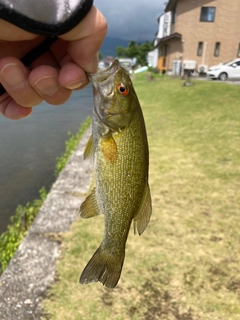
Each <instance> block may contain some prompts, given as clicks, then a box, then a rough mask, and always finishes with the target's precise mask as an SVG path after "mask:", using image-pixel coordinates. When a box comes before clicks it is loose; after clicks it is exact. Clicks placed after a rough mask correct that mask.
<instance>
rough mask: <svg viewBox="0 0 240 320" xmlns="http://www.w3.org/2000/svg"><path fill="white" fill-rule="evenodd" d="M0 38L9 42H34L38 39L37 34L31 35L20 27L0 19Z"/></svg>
mask: <svg viewBox="0 0 240 320" xmlns="http://www.w3.org/2000/svg"><path fill="white" fill-rule="evenodd" d="M0 23H1V28H0V38H1V40H7V41H21V40H32V39H35V38H36V37H37V35H36V34H33V33H30V32H28V31H25V30H23V29H20V28H19V27H17V26H15V25H13V24H11V23H10V22H7V21H5V20H2V19H0Z"/></svg>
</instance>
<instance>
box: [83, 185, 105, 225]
mask: <svg viewBox="0 0 240 320" xmlns="http://www.w3.org/2000/svg"><path fill="white" fill-rule="evenodd" d="M79 213H80V217H81V218H83V219H88V218H91V217H95V216H98V215H99V214H101V211H100V208H99V206H98V203H97V198H96V190H95V188H94V189H93V191H92V192H91V194H90V195H89V196H88V197H87V198H86V199H85V201H84V202H83V203H82V204H81V206H80V210H79Z"/></svg>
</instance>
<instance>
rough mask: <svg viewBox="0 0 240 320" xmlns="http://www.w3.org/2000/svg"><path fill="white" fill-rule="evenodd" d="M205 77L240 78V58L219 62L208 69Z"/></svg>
mask: <svg viewBox="0 0 240 320" xmlns="http://www.w3.org/2000/svg"><path fill="white" fill-rule="evenodd" d="M207 77H208V78H210V79H219V80H222V81H226V80H228V79H229V80H237V79H240V59H235V60H231V61H227V62H224V63H220V64H218V65H216V66H212V67H210V68H209V69H208V72H207Z"/></svg>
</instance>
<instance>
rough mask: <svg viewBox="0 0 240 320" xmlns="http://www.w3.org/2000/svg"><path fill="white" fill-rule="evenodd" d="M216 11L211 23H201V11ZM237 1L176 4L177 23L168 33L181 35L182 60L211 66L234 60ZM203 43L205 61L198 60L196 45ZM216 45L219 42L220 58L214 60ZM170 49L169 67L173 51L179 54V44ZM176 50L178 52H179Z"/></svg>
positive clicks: (238, 33) (239, 30)
mask: <svg viewBox="0 0 240 320" xmlns="http://www.w3.org/2000/svg"><path fill="white" fill-rule="evenodd" d="M202 6H207V7H216V12H215V19H214V22H201V21H200V13H201V7H202ZM239 13H240V0H231V1H227V0H178V1H177V5H176V21H175V24H172V26H171V33H174V32H178V33H180V34H181V35H182V50H183V57H182V59H183V60H185V59H186V60H187V59H188V60H196V61H197V64H202V62H204V64H206V65H208V66H211V65H214V64H218V63H220V62H223V61H227V60H231V59H235V58H237V51H238V46H239V43H240V18H239ZM200 41H201V42H203V43H206V57H205V61H203V56H201V57H199V56H197V48H198V42H200ZM216 42H220V54H219V56H218V57H215V56H214V48H215V44H216ZM174 46H175V47H172V48H171V49H170V51H171V54H170V56H169V57H168V58H169V60H170V61H169V62H168V65H169V66H171V65H172V60H173V59H174V57H173V56H174V53H173V51H174V50H176V52H178V51H180V49H181V48H180V41H178V44H177V45H176V43H175V44H174ZM178 46H179V48H178Z"/></svg>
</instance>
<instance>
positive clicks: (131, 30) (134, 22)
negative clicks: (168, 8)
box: [94, 0, 168, 41]
mask: <svg viewBox="0 0 240 320" xmlns="http://www.w3.org/2000/svg"><path fill="white" fill-rule="evenodd" d="M167 2H168V1H167V0H94V5H95V6H96V7H97V8H98V9H99V10H100V11H101V12H102V13H103V15H104V16H105V18H106V19H107V23H108V34H107V36H108V37H114V38H121V39H125V40H136V41H145V40H149V41H152V40H153V39H154V37H155V33H156V32H157V30H158V22H157V18H158V17H159V16H160V14H162V13H163V10H164V8H165V5H164V3H165V4H166V3H167Z"/></svg>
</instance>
